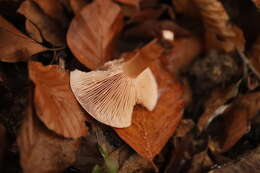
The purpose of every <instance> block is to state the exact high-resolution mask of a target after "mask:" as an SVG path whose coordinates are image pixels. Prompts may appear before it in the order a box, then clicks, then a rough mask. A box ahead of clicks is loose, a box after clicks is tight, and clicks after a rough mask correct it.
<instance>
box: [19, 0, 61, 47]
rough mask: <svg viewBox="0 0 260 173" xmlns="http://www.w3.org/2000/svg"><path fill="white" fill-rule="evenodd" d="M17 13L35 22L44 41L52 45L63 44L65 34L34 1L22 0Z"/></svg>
mask: <svg viewBox="0 0 260 173" xmlns="http://www.w3.org/2000/svg"><path fill="white" fill-rule="evenodd" d="M18 13H20V14H22V15H24V16H25V17H26V18H27V19H28V20H30V21H31V22H32V23H33V24H35V25H36V26H37V27H38V28H39V30H40V31H41V34H42V36H43V38H44V39H45V40H46V41H48V42H50V43H51V44H53V45H54V46H62V45H64V44H65V34H64V32H63V30H62V29H61V27H60V26H59V25H58V23H56V22H55V20H53V19H52V18H50V17H49V16H47V15H46V14H45V13H44V11H43V10H42V9H41V8H40V7H39V6H38V5H37V4H36V3H35V2H34V1H30V0H26V1H24V2H23V3H22V4H21V5H20V7H19V9H18Z"/></svg>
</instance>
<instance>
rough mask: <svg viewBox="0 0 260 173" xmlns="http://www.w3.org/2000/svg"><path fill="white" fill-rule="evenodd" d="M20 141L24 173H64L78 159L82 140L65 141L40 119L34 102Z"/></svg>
mask: <svg viewBox="0 0 260 173" xmlns="http://www.w3.org/2000/svg"><path fill="white" fill-rule="evenodd" d="M29 102H30V103H29V105H28V108H27V112H26V116H25V119H24V121H23V123H22V127H21V129H20V133H19V135H18V138H17V143H18V147H19V150H20V163H21V166H22V169H23V172H24V173H35V172H38V173H50V172H51V173H61V172H63V171H64V169H66V168H67V167H69V166H70V165H72V164H73V163H74V161H75V160H76V152H77V150H78V148H79V144H80V141H79V140H69V139H64V138H62V137H59V136H57V135H55V134H54V133H53V132H51V131H49V130H48V129H47V128H46V127H45V126H43V124H42V123H41V122H40V121H39V120H38V119H37V117H36V115H35V113H34V109H33V104H32V99H31V101H29Z"/></svg>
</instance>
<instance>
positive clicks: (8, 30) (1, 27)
mask: <svg viewBox="0 0 260 173" xmlns="http://www.w3.org/2000/svg"><path fill="white" fill-rule="evenodd" d="M0 43H1V46H0V61H3V62H19V61H27V60H29V59H30V58H31V56H32V55H34V54H36V53H39V52H43V51H46V50H47V48H45V47H43V46H42V45H40V44H38V43H37V42H35V41H34V40H32V39H30V38H29V37H27V36H26V35H24V34H22V33H21V32H20V31H19V30H18V29H16V28H15V27H14V26H13V25H11V24H10V23H9V22H8V21H6V20H5V19H4V18H3V17H1V16H0Z"/></svg>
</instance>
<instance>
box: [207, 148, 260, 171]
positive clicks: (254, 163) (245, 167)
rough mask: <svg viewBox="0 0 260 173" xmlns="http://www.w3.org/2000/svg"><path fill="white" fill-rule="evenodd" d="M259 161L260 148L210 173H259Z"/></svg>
mask: <svg viewBox="0 0 260 173" xmlns="http://www.w3.org/2000/svg"><path fill="white" fill-rule="evenodd" d="M259 160H260V146H258V147H257V148H256V149H254V150H252V151H250V152H249V153H246V154H244V155H243V156H242V157H240V159H239V160H237V161H235V162H231V163H228V164H226V165H224V166H218V168H217V169H214V170H212V171H209V173H253V172H254V173H257V172H259V167H260V163H259Z"/></svg>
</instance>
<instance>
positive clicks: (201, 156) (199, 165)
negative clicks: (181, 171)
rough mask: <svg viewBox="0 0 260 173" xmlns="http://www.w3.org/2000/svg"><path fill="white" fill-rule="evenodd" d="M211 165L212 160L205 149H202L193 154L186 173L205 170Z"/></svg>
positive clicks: (212, 163)
mask: <svg viewBox="0 0 260 173" xmlns="http://www.w3.org/2000/svg"><path fill="white" fill-rule="evenodd" d="M213 165H214V162H213V161H212V160H211V159H210V157H209V155H208V153H207V151H203V152H200V153H197V154H195V155H194V156H193V158H192V161H191V168H190V169H189V171H188V173H198V172H207V171H208V170H209V169H210V167H212V166H213Z"/></svg>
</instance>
